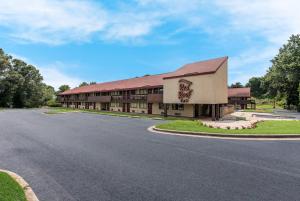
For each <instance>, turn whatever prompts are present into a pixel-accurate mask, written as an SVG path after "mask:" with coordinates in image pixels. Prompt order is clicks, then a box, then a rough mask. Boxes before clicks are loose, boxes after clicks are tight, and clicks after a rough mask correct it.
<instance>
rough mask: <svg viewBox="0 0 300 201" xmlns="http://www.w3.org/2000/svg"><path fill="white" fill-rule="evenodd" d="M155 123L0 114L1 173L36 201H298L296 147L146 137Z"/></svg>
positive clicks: (299, 166) (291, 143)
mask: <svg viewBox="0 0 300 201" xmlns="http://www.w3.org/2000/svg"><path fill="white" fill-rule="evenodd" d="M155 123H157V121H155V120H145V119H130V118H124V117H110V116H102V115H96V114H84V113H68V114H60V115H46V114H43V113H42V112H41V110H7V111H1V112H0V168H3V169H9V170H11V171H14V172H16V173H18V174H20V175H21V176H23V177H24V178H25V180H27V181H28V182H29V183H30V184H31V186H32V188H33V190H34V191H35V193H36V194H37V196H38V197H39V198H40V200H41V201H56V200H57V201H69V200H80V201H106V200H124V201H125V200H126V201H135V200H137V201H141V200H146V201H152V200H163V201H167V200H170V201H175V200H178V201H185V200H204V201H209V200H230V201H234V200H238V201H246V200H249V201H254V200H260V201H262V200H268V201H269V200H280V201H292V200H293V201H294V200H300V141H239V140H220V139H206V138H192V137H182V136H169V135H160V134H154V133H150V132H148V131H147V130H146V129H147V127H149V126H151V125H153V124H155Z"/></svg>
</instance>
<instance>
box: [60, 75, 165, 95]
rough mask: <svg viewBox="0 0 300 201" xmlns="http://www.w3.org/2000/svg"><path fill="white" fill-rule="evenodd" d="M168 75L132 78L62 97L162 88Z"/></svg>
mask: <svg viewBox="0 0 300 201" xmlns="http://www.w3.org/2000/svg"><path fill="white" fill-rule="evenodd" d="M164 76H166V74H159V75H149V76H144V77H138V78H131V79H126V80H118V81H112V82H104V83H98V84H93V85H88V86H83V87H77V88H74V89H71V90H68V91H65V92H63V93H61V94H60V95H68V94H79V93H90V92H100V91H116V90H130V89H135V88H148V87H156V86H157V87H161V86H162V85H163V77H164Z"/></svg>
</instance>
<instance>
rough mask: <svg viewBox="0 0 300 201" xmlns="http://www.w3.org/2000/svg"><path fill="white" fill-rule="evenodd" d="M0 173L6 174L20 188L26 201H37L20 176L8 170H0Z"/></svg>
mask: <svg viewBox="0 0 300 201" xmlns="http://www.w3.org/2000/svg"><path fill="white" fill-rule="evenodd" d="M0 172H4V173H7V174H8V175H9V176H11V177H12V178H13V179H14V180H15V181H16V182H17V183H18V184H19V185H20V186H21V188H22V189H23V190H24V193H25V197H26V199H27V201H39V199H38V198H37V197H36V195H35V193H34V192H33V190H32V188H31V187H30V186H29V184H28V183H27V182H26V181H25V180H24V179H23V178H22V177H21V176H19V175H17V174H16V173H14V172H11V171H8V170H2V169H0Z"/></svg>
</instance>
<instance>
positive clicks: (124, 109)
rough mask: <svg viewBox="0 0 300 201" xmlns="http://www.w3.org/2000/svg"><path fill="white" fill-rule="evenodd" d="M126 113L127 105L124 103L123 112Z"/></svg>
mask: <svg viewBox="0 0 300 201" xmlns="http://www.w3.org/2000/svg"><path fill="white" fill-rule="evenodd" d="M125 111H126V103H123V107H122V112H125Z"/></svg>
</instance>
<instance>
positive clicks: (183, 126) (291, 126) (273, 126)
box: [156, 120, 300, 134]
mask: <svg viewBox="0 0 300 201" xmlns="http://www.w3.org/2000/svg"><path fill="white" fill-rule="evenodd" d="M156 127H157V128H160V129H167V130H176V131H192V132H208V133H224V134H300V121H296V120H291V121H276V120H274V121H264V122H259V123H258V124H257V127H256V128H252V129H241V130H228V129H220V128H209V127H205V126H203V125H201V123H199V122H198V121H182V120H176V121H171V122H168V123H164V124H160V125H157V126H156Z"/></svg>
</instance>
